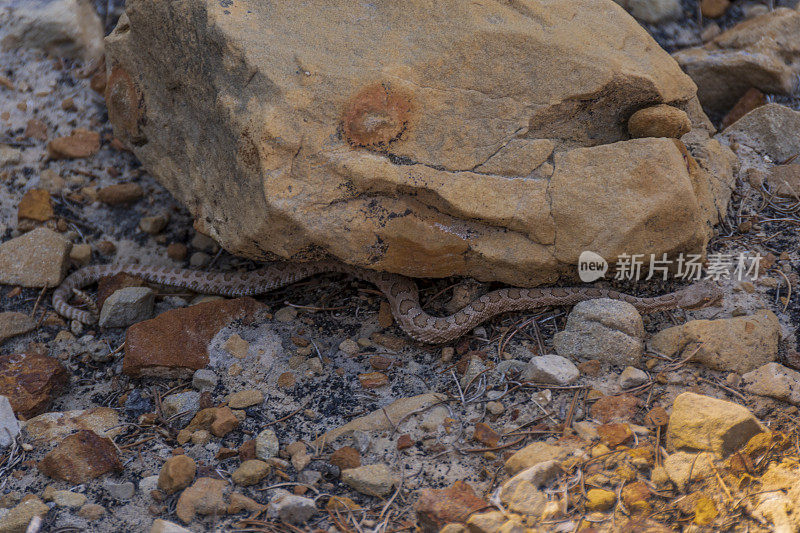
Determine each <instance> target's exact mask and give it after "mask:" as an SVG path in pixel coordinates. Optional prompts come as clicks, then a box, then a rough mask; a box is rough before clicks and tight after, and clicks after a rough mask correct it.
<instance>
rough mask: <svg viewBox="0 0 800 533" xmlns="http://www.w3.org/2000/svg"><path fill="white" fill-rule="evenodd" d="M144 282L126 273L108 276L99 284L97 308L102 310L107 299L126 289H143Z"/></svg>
mask: <svg viewBox="0 0 800 533" xmlns="http://www.w3.org/2000/svg"><path fill="white" fill-rule="evenodd" d="M144 284H145V283H144V280H143V279H142V278H138V277H136V276H131V275H130V274H126V273H125V272H120V273H119V274H114V275H113V276H108V277H107V278H103V279H101V280H100V281H99V282H97V308H98V309H102V308H103V304H104V303H105V301H106V298H108V297H109V296H111V295H112V294H114V292H116V291H118V290H120V289H124V288H125V287H143V286H144Z"/></svg>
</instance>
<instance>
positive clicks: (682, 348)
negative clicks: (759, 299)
mask: <svg viewBox="0 0 800 533" xmlns="http://www.w3.org/2000/svg"><path fill="white" fill-rule="evenodd" d="M780 331H781V326H780V323H779V322H778V317H776V316H775V314H774V313H773V312H772V311H768V310H762V311H758V312H757V313H755V314H753V315H750V316H743V317H735V318H721V319H716V320H691V321H689V322H687V323H685V324H682V325H680V326H674V327H671V328H667V329H665V330H662V331H659V332H658V333H656V334H655V335H654V336H653V338H652V339H651V340H650V348H651V349H652V350H655V351H656V352H657V353H661V354H664V355H667V356H673V355H678V354H683V355H682V356H683V357H685V356H687V355H688V351H692V352H694V351H695V350H696V349H697V348H698V346H699V349H697V353H695V355H694V356H693V357H692V359H691V360H692V361H695V362H698V363H700V364H702V365H705V366H707V367H709V368H713V369H715V370H722V371H726V372H737V373H739V374H744V373H746V372H750V371H751V370H755V369H756V368H758V367H760V366H762V365H764V364H766V363H769V362H771V361H775V360H776V359H777V357H778V341H779V340H780Z"/></svg>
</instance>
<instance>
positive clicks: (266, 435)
mask: <svg viewBox="0 0 800 533" xmlns="http://www.w3.org/2000/svg"><path fill="white" fill-rule="evenodd" d="M278 450H280V443H279V442H278V436H277V435H275V432H274V431H272V430H271V429H269V428H267V429H265V430H263V431H262V432H261V433H259V434H258V436H257V437H256V457H257V458H258V459H261V460H262V461H266V460H267V459H269V458H271V457H275V456H276V455H278Z"/></svg>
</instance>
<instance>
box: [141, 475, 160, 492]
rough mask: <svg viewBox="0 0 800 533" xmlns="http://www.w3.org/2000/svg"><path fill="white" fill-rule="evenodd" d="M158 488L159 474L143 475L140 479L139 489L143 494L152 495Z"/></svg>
mask: <svg viewBox="0 0 800 533" xmlns="http://www.w3.org/2000/svg"><path fill="white" fill-rule="evenodd" d="M157 489H158V474H153V475H152V476H147V477H143V478H142V479H141V480H140V481H139V490H140V491H141V492H142V494H144V495H146V496H147V497H150V493H151V492H153V491H154V490H157Z"/></svg>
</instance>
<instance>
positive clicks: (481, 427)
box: [472, 422, 500, 448]
mask: <svg viewBox="0 0 800 533" xmlns="http://www.w3.org/2000/svg"><path fill="white" fill-rule="evenodd" d="M472 439H473V440H476V441H478V442H480V443H483V444H485V445H486V446H488V447H489V448H494V447H495V446H497V443H498V442H500V435H498V433H497V432H496V431H495V430H493V429H492V428H490V427H489V426H488V425H487V424H484V423H483V422H478V423H477V424H475V433H473V434H472Z"/></svg>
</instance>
